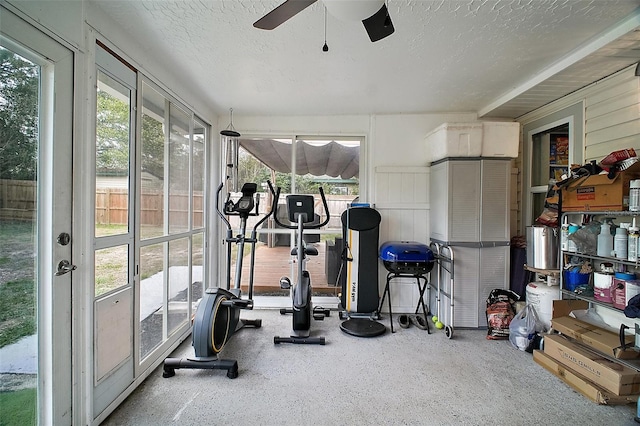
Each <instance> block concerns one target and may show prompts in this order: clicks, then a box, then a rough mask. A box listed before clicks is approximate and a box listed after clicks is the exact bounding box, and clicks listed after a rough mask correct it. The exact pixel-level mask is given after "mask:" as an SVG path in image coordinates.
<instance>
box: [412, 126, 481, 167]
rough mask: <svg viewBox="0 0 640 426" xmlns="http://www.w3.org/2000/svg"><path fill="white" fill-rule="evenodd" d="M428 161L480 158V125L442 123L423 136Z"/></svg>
mask: <svg viewBox="0 0 640 426" xmlns="http://www.w3.org/2000/svg"><path fill="white" fill-rule="evenodd" d="M425 141H426V143H427V152H428V153H430V155H429V161H430V162H434V161H438V160H442V159H443V158H450V157H451V158H455V157H480V156H481V154H482V123H444V124H441V125H440V126H438V127H436V128H435V129H434V130H432V131H431V132H429V133H427V135H426V136H425Z"/></svg>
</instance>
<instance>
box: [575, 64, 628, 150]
mask: <svg viewBox="0 0 640 426" xmlns="http://www.w3.org/2000/svg"><path fill="white" fill-rule="evenodd" d="M584 102H585V146H584V154H585V162H587V161H591V160H596V161H600V160H602V158H604V157H605V156H606V155H607V154H609V153H610V152H612V151H615V150H618V149H624V148H635V149H640V83H639V77H637V76H635V74H634V69H633V67H632V68H628V69H626V70H624V71H623V72H620V73H618V74H616V75H615V76H614V77H612V78H611V79H609V80H607V81H604V82H602V83H596V84H594V85H592V86H591V88H590V90H589V91H587V92H585V94H584Z"/></svg>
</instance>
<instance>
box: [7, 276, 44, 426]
mask: <svg viewBox="0 0 640 426" xmlns="http://www.w3.org/2000/svg"><path fill="white" fill-rule="evenodd" d="M35 332H36V297H35V290H34V283H33V280H31V279H21V280H17V281H10V282H8V283H5V284H3V285H2V286H0V348H2V347H4V346H6V345H10V344H12V343H15V342H17V341H18V340H20V338H22V337H24V336H29V335H32V334H35ZM0 424H1V423H0Z"/></svg>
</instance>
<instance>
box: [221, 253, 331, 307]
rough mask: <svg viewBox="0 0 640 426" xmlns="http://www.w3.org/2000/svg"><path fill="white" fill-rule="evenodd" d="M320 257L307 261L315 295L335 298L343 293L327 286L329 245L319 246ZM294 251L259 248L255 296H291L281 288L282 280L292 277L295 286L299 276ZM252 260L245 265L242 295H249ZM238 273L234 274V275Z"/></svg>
mask: <svg viewBox="0 0 640 426" xmlns="http://www.w3.org/2000/svg"><path fill="white" fill-rule="evenodd" d="M313 246H314V247H316V248H317V249H318V256H310V257H309V260H308V261H307V270H308V271H309V273H310V274H311V284H312V286H313V294H314V295H335V296H337V295H338V294H339V293H340V287H338V286H335V285H329V284H327V277H326V273H325V258H326V256H325V243H324V242H320V243H315V244H313ZM292 260H293V258H292V256H291V249H290V248H289V247H284V246H278V247H268V246H267V245H266V244H260V245H258V246H257V247H256V260H255V267H254V278H253V291H254V294H255V295H278V296H280V295H288V294H289V291H288V290H282V289H281V288H280V278H281V277H283V276H288V277H289V278H290V279H291V282H292V283H294V282H295V279H296V275H297V266H295V265H294V269H293V272H291V265H292ZM249 263H250V257H249V256H248V255H247V256H245V257H244V260H243V263H242V292H243V293H244V294H246V292H247V291H248V285H249ZM234 271H235V269H234V270H232V272H231V273H232V275H233V273H234Z"/></svg>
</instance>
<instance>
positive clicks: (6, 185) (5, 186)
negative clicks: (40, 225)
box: [0, 179, 38, 220]
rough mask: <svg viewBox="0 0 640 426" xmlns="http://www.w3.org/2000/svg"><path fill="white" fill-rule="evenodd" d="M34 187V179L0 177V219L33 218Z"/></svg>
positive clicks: (34, 203) (34, 212)
mask: <svg viewBox="0 0 640 426" xmlns="http://www.w3.org/2000/svg"><path fill="white" fill-rule="evenodd" d="M36 188H37V187H36V182H35V181H31V180H9V179H0V219H2V220H35V218H36V201H37V198H36V197H37V195H38V193H37V189H36Z"/></svg>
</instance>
